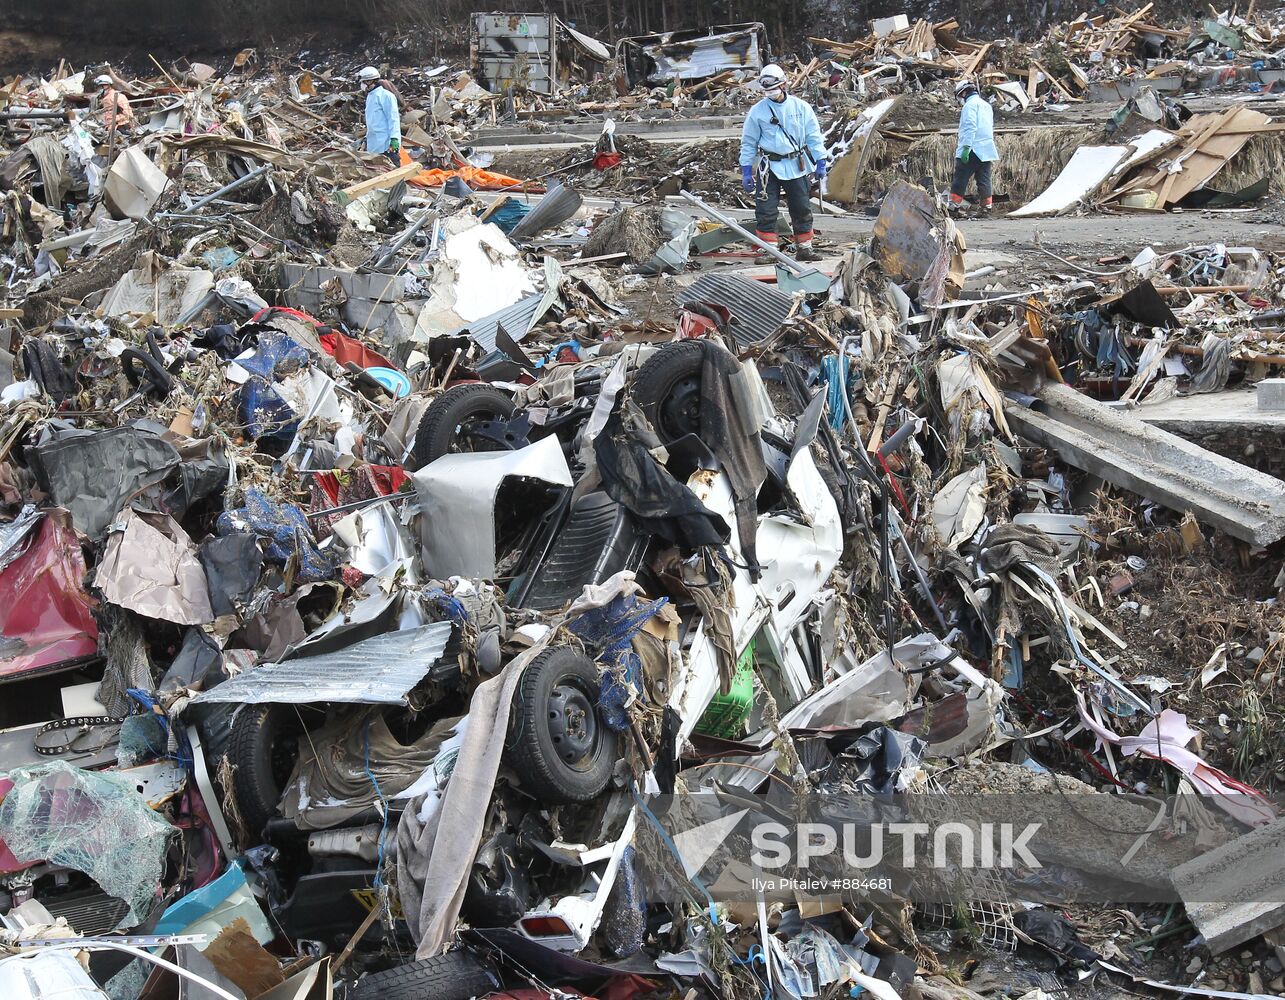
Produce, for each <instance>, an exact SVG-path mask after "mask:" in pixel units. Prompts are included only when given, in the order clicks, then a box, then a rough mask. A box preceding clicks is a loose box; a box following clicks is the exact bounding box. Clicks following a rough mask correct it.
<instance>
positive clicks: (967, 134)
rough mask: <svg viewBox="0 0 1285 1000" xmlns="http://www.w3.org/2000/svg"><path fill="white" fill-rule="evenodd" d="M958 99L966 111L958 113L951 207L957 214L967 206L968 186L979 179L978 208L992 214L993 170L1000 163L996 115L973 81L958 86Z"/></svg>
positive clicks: (965, 81) (956, 91)
mask: <svg viewBox="0 0 1285 1000" xmlns="http://www.w3.org/2000/svg"><path fill="white" fill-rule="evenodd" d="M955 97H956V99H957V100H959V101H960V102H961V103H962V104H963V107H962V108H961V109H960V112H959V141H958V142H957V143H956V145H955V177H954V179H953V180H952V181H951V183H950V207H951V210H952V211H957V210H958V209H959V208H961V207H962V206H963V204H964V195H965V194H966V193H967V192H968V182H969V181H970V180H971V179H973V178H974V177H976V178H977V204H978V205H979V206H980V207H981V210H982V211H983V212H985V213H987V214H989V213H990V210H991V205H992V197H991V166H992V164H995V163H998V162H999V150H998V149H996V148H995V112H994V111H993V110H992V109H991V106H990V104H989V103H988V102H987V101H986V100H985V99H984V98H983V97H982V95H981V94H980V93H978V91H977V86H976V84H974V83H973V82H972V81H971V80H961V81H960V82H959V83H957V84H955Z"/></svg>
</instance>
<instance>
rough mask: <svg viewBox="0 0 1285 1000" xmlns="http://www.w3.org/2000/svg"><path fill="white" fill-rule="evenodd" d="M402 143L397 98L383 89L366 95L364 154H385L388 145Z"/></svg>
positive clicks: (400, 118)
mask: <svg viewBox="0 0 1285 1000" xmlns="http://www.w3.org/2000/svg"><path fill="white" fill-rule="evenodd" d="M394 139H396V140H397V141H398V142H399V143H400V142H401V141H402V115H401V111H400V110H399V109H398V107H397V98H395V97H394V96H393V95H392V94H390V93H389V92H388V91H386V90H385V89H384V88H383V87H371V88H370V92H369V93H367V94H366V152H368V153H387V152H388V146H389V143H391V142H392V140H394Z"/></svg>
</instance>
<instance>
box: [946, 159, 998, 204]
mask: <svg viewBox="0 0 1285 1000" xmlns="http://www.w3.org/2000/svg"><path fill="white" fill-rule="evenodd" d="M974 177H976V178H977V200H978V202H979V203H980V204H983V205H990V204H991V201H992V198H991V164H990V161H989V160H982V159H979V158H978V156H977V154H976V153H975V152H970V153H969V154H968V158H967V159H963V158H961V159H958V160H956V161H955V176H954V178H953V179H952V180H951V182H950V200H951V201H953V202H954V203H955V204H956V205H958V204H959V203H960V202H962V201H963V200H964V195H965V194H967V193H968V182H969V181H971V180H972V179H973V178H974Z"/></svg>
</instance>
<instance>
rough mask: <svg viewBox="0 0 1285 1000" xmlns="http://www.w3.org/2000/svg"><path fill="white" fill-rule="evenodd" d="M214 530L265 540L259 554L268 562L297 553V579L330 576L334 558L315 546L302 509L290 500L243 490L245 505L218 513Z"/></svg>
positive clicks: (313, 580) (317, 579)
mask: <svg viewBox="0 0 1285 1000" xmlns="http://www.w3.org/2000/svg"><path fill="white" fill-rule="evenodd" d="M215 531H216V532H217V533H218V534H220V535H231V534H234V533H236V532H242V531H248V532H251V533H253V534H254V535H256V536H257V537H258V538H259V539H260V540H261V541H264V542H266V546H265V547H264V552H263V556H264V558H265V559H266V560H268V561H269V562H274V563H280V564H281V565H285V564H286V562H288V561H289V559H290V557H291V556H295V555H297V556H298V557H299V573H298V577H297V579H298V580H299V582H300V583H318V582H320V581H323V580H329V579H330V578H331V577H332V576H334V573H335V562H334V558H333V557H332V556H331V555H329V554H328V553H325V552H322V551H321V550H320V549H319V548H317V542H316V540H315V538H314V537H313V534H312V528H310V527H309V526H308V519H307V518H306V517H304V516H303V511H301V510H300V509H299V508H298V507H296V506H294V505H293V504H285V503H277V502H276V501H274V500H270V499H268V497H267V495H266V494H265V493H263V491H261V490H256V489H248V490H246V491H245V505H244V506H242V507H237V508H236V509H234V510H227V511H224V512H223V513H222V514H220V515H219V517H218V520H217V521H216V522H215Z"/></svg>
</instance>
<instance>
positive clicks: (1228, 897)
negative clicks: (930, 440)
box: [1173, 819, 1285, 955]
mask: <svg viewBox="0 0 1285 1000" xmlns="http://www.w3.org/2000/svg"><path fill="white" fill-rule="evenodd" d="M1282 859H1285V820H1280V819H1278V820H1277V821H1276V822H1275V823H1269V824H1268V825H1267V826H1262V827H1259V828H1258V829H1257V830H1254V831H1253V832H1252V833H1248V834H1246V835H1245V836H1243V837H1238V838H1237V839H1236V840H1233V841H1232V842H1231V843H1229V844H1224V845H1223V846H1222V847H1218V848H1215V849H1214V850H1212V851H1209V852H1208V853H1206V854H1203V855H1201V856H1200V857H1199V858H1196V859H1195V860H1193V861H1188V862H1187V863H1186V864H1182V865H1179V866H1178V867H1177V868H1175V869H1174V870H1173V885H1174V888H1175V889H1177V890H1178V895H1179V896H1180V897H1181V898H1182V901H1183V904H1184V905H1185V906H1186V908H1187V917H1188V918H1189V919H1190V920H1191V922H1192V924H1193V925H1194V926H1195V928H1196V930H1198V931H1200V933H1201V934H1202V935H1203V936H1204V938H1205V943H1206V944H1207V945H1208V946H1209V950H1210V951H1211V952H1213V953H1214V954H1215V955H1217V954H1218V953H1219V952H1222V951H1226V950H1227V949H1228V948H1234V947H1235V946H1236V945H1238V944H1242V943H1243V942H1245V941H1248V940H1249V939H1250V938H1254V937H1257V936H1258V935H1259V934H1262V933H1263V932H1264V931H1269V930H1271V929H1272V928H1273V927H1279V926H1280V925H1281V924H1285V861H1283V860H1282Z"/></svg>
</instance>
